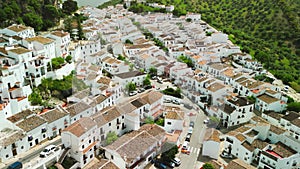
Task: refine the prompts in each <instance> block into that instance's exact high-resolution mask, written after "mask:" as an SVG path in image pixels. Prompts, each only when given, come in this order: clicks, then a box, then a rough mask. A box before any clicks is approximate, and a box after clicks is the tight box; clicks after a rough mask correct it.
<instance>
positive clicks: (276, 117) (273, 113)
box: [263, 111, 284, 120]
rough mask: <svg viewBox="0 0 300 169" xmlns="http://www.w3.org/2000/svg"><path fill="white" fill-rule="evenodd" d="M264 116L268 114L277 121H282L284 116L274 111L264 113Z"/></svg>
mask: <svg viewBox="0 0 300 169" xmlns="http://www.w3.org/2000/svg"><path fill="white" fill-rule="evenodd" d="M263 114H266V115H268V116H270V117H272V118H274V119H276V120H280V119H281V118H282V117H283V116H284V115H283V114H280V113H276V112H274V111H264V112H263Z"/></svg>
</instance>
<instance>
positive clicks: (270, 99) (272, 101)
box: [257, 94, 279, 104]
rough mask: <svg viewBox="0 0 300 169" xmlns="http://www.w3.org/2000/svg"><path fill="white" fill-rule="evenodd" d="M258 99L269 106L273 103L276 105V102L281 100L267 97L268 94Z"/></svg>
mask: <svg viewBox="0 0 300 169" xmlns="http://www.w3.org/2000/svg"><path fill="white" fill-rule="evenodd" d="M257 99H259V100H261V101H263V102H265V103H267V104H271V103H275V102H277V101H279V99H277V98H275V97H272V96H269V95H266V94H262V95H260V96H258V97H257Z"/></svg>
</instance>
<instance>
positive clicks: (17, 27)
mask: <svg viewBox="0 0 300 169" xmlns="http://www.w3.org/2000/svg"><path fill="white" fill-rule="evenodd" d="M7 29H9V30H12V31H14V32H22V31H24V30H26V29H32V28H31V27H26V26H24V25H12V26H9V27H7Z"/></svg>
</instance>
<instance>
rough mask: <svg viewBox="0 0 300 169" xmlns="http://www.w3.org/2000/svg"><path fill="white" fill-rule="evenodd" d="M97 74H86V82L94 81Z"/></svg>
mask: <svg viewBox="0 0 300 169" xmlns="http://www.w3.org/2000/svg"><path fill="white" fill-rule="evenodd" d="M97 76H98V74H97V73H95V72H91V73H89V74H88V76H87V77H86V80H95V79H96V78H97Z"/></svg>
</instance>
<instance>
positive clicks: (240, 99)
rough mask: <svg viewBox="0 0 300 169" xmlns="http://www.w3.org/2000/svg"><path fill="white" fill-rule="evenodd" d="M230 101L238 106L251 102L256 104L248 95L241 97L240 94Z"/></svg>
mask: <svg viewBox="0 0 300 169" xmlns="http://www.w3.org/2000/svg"><path fill="white" fill-rule="evenodd" d="M228 102H230V103H232V104H234V105H236V106H247V105H250V104H254V103H251V102H250V101H249V100H248V99H247V98H246V97H240V96H238V97H235V98H232V99H229V100H228Z"/></svg>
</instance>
